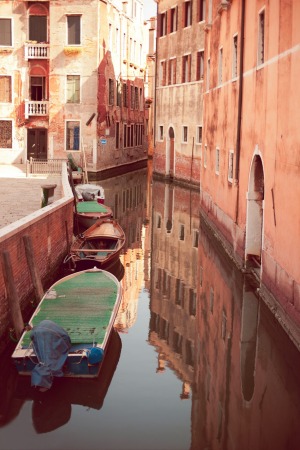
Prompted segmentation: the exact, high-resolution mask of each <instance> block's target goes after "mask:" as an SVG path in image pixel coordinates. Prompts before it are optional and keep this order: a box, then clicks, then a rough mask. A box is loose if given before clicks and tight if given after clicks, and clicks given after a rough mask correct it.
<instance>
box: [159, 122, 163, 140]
mask: <svg viewBox="0 0 300 450" xmlns="http://www.w3.org/2000/svg"><path fill="white" fill-rule="evenodd" d="M158 139H159V140H160V141H163V140H164V127H163V125H160V126H159V137H158Z"/></svg>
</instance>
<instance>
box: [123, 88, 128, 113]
mask: <svg viewBox="0 0 300 450" xmlns="http://www.w3.org/2000/svg"><path fill="white" fill-rule="evenodd" d="M127 89H128V88H127V84H126V83H123V106H125V107H126V108H127V106H128V92H127Z"/></svg>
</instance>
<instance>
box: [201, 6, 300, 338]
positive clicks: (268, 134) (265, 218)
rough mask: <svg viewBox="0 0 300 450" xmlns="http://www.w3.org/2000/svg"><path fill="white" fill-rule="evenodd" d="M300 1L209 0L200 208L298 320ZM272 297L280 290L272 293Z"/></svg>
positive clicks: (283, 310) (281, 309) (281, 308)
mask: <svg viewBox="0 0 300 450" xmlns="http://www.w3.org/2000/svg"><path fill="white" fill-rule="evenodd" d="M299 18H300V4H299V2H297V1H296V0H295V1H293V0H288V1H281V0H274V1H261V0H256V1H251V2H250V1H245V0H243V1H235V0H232V1H222V2H220V1H217V0H212V1H206V24H205V29H206V39H205V49H204V52H205V70H204V93H203V100H204V105H203V109H204V113H203V118H204V120H203V148H202V152H203V153H202V162H201V174H200V183H201V187H200V190H201V210H202V219H203V220H205V221H206V222H207V223H208V224H209V225H210V226H211V227H212V228H213V229H214V230H215V231H216V232H217V233H218V234H219V235H220V236H221V237H222V239H223V241H224V242H225V245H228V249H229V251H230V252H231V253H232V254H233V256H234V257H235V258H236V260H237V261H238V262H239V263H240V264H241V266H242V267H243V268H246V269H248V268H249V269H250V270H251V271H252V272H253V273H254V274H255V275H256V276H257V278H258V279H259V280H260V289H261V291H262V292H263V290H264V288H267V290H268V291H269V292H271V294H273V300H274V303H273V306H274V310H275V311H276V313H278V314H280V315H282V316H283V317H284V318H285V320H286V321H290V319H292V321H291V326H293V325H296V326H295V332H297V330H299V325H300V265H299V261H298V259H299V249H300V233H299V225H300V209H299V206H298V205H299V201H298V198H299V195H300V178H299V169H300V162H299V142H300V130H299V127H298V117H299V111H298V105H297V100H296V99H297V98H299V94H300V92H299V90H300V87H299V83H298V82H297V77H298V74H299V73H300V57H299V52H300V33H299V27H298V25H297V24H298V22H299ZM275 298H276V300H275Z"/></svg>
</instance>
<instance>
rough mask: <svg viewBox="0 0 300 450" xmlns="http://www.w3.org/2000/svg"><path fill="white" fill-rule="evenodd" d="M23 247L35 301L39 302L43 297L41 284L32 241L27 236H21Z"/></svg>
mask: <svg viewBox="0 0 300 450" xmlns="http://www.w3.org/2000/svg"><path fill="white" fill-rule="evenodd" d="M23 241H24V246H25V253H26V258H27V263H28V267H29V270H30V275H31V279H32V283H33V287H34V292H35V295H36V299H37V301H38V302H39V301H40V300H41V299H42V297H43V295H44V290H43V286H42V282H41V278H40V275H39V273H38V271H37V268H36V264H35V261H34V253H33V247H32V240H31V237H30V236H28V235H25V236H23Z"/></svg>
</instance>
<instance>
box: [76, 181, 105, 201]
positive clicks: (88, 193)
mask: <svg viewBox="0 0 300 450" xmlns="http://www.w3.org/2000/svg"><path fill="white" fill-rule="evenodd" d="M75 191H76V194H77V198H78V200H80V201H81V200H83V201H84V200H97V201H98V202H99V203H104V201H105V195H104V188H103V187H102V186H99V185H97V184H89V183H86V184H77V185H76V186H75Z"/></svg>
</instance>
